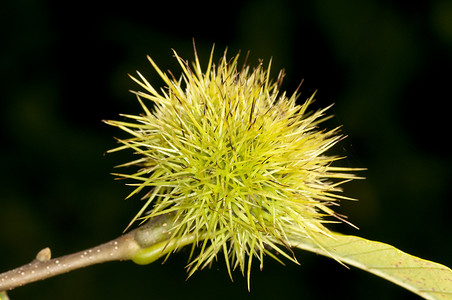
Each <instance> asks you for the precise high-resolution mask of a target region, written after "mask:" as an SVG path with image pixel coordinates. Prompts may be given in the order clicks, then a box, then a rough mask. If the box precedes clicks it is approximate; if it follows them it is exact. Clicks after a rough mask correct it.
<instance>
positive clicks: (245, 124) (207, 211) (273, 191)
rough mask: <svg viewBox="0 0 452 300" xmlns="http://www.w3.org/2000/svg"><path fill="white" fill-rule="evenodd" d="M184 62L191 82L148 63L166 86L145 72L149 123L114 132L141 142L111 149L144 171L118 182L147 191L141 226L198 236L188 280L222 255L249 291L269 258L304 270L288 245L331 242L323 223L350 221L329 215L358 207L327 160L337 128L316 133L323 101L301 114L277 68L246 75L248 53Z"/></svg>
mask: <svg viewBox="0 0 452 300" xmlns="http://www.w3.org/2000/svg"><path fill="white" fill-rule="evenodd" d="M174 54H175V57H176V59H177V61H178V62H179V64H180V67H181V68H182V76H181V77H180V78H179V79H177V78H175V77H174V76H173V75H172V73H168V74H166V73H164V72H162V71H161V70H160V69H159V68H158V67H157V65H156V64H155V62H154V61H153V60H152V59H151V58H149V61H150V62H151V64H152V65H153V67H154V68H155V70H156V71H157V73H158V74H159V75H160V77H161V78H162V79H163V80H164V82H165V84H166V87H164V88H163V89H160V90H156V89H154V88H153V87H152V86H151V84H149V82H148V81H147V80H146V79H145V78H144V77H143V76H142V75H141V74H140V73H138V78H133V77H132V78H133V80H135V81H136V82H137V83H138V84H139V85H140V86H141V87H142V88H143V89H144V90H145V91H144V92H141V91H139V92H135V93H136V95H137V96H138V100H139V102H140V104H141V106H142V108H143V110H144V114H143V115H139V116H136V115H124V117H126V118H127V119H128V121H108V122H107V123H109V124H111V125H114V126H117V127H119V128H121V129H122V130H124V131H126V132H128V133H129V134H130V135H131V137H130V138H128V139H120V140H119V142H120V143H121V144H122V145H121V146H120V147H118V148H116V149H113V150H112V151H117V150H125V149H131V150H133V151H134V152H135V154H136V156H137V159H136V160H134V161H132V162H129V163H126V164H124V165H123V166H132V167H135V170H136V171H135V172H134V173H133V174H119V175H120V176H121V177H124V178H128V179H131V180H133V181H134V183H132V184H133V185H135V186H136V189H135V190H134V191H133V192H132V193H131V195H133V194H136V193H139V192H141V193H144V200H145V201H144V205H143V207H142V208H141V209H140V211H139V212H138V214H137V215H136V216H135V217H134V218H133V220H132V222H131V223H133V222H135V221H137V220H143V221H145V220H147V219H149V218H152V217H155V216H158V215H162V214H167V213H170V212H171V213H173V214H174V220H173V221H174V222H173V224H174V225H172V226H173V228H172V229H171V230H170V232H171V234H172V235H171V240H172V241H173V243H176V245H177V241H178V240H181V239H182V238H183V237H184V236H188V235H190V236H194V239H193V240H194V242H193V248H192V249H193V250H192V255H191V262H190V264H189V270H190V271H189V274H190V275H191V274H193V272H195V271H196V270H197V269H199V268H202V267H205V266H206V265H209V264H211V263H212V262H213V261H214V260H215V259H216V258H217V256H218V255H219V253H222V254H221V255H222V256H224V259H225V262H226V265H227V269H228V272H229V274H231V270H232V269H235V268H236V267H239V268H240V270H241V271H242V273H245V271H247V277H248V281H249V276H250V267H251V263H252V259H253V257H257V258H258V259H259V261H260V265H261V267H262V264H263V257H264V255H265V254H267V255H269V256H271V257H273V258H275V259H277V260H278V258H277V257H276V255H275V254H280V256H284V257H286V258H288V259H290V260H293V261H296V260H295V258H294V257H293V255H291V254H289V253H290V247H291V246H292V245H291V244H290V242H289V240H291V239H290V237H293V236H303V237H306V238H309V237H311V236H312V235H313V233H322V234H324V235H326V236H328V235H329V230H328V229H327V228H326V227H325V226H324V224H325V223H328V222H334V221H344V219H343V217H341V216H340V215H338V214H336V213H335V212H334V211H333V210H332V209H331V207H332V206H335V205H337V204H338V200H340V199H348V198H346V197H344V196H341V195H340V194H338V192H340V191H341V189H340V185H341V184H342V183H343V182H345V181H349V180H351V179H353V178H356V177H355V176H354V175H353V174H351V173H350V171H354V169H351V168H343V167H335V166H333V165H332V163H333V162H334V161H336V160H338V159H339V157H336V156H328V155H326V154H325V152H326V151H327V150H328V149H330V148H331V147H332V146H333V145H335V144H336V143H337V142H338V141H339V140H340V139H341V138H342V136H341V135H339V133H338V129H337V128H336V129H333V130H329V131H328V130H320V129H319V128H318V125H319V123H321V122H322V121H323V120H325V119H326V118H327V116H326V110H327V109H322V110H319V111H316V112H309V111H308V106H309V104H310V103H311V102H312V100H313V97H314V95H312V96H311V97H310V98H309V99H307V100H306V101H305V102H304V103H303V104H301V105H297V103H296V100H297V98H298V95H297V93H294V94H293V95H291V96H287V95H286V93H285V92H280V85H281V81H282V78H283V73H282V72H280V74H279V76H278V78H277V80H276V81H272V80H270V76H269V73H270V65H269V66H268V68H265V67H264V66H263V64H262V63H260V64H259V65H258V66H257V67H255V68H254V69H251V68H250V67H248V66H246V65H243V66H239V65H238V59H239V55H236V56H235V57H233V58H232V59H228V58H227V55H226V52H225V53H224V55H223V57H222V58H221V59H220V60H219V62H218V64H214V62H213V49H212V53H211V55H210V59H209V62H208V64H207V66H206V69H205V71H203V70H202V68H201V64H200V62H199V59H198V57H197V55H196V51H195V61H194V63H193V64H192V66H191V67H190V65H189V64H188V63H187V62H186V61H184V60H183V59H181V58H180V57H179V56H178V55H177V53H176V52H174ZM144 100H150V101H152V102H153V107H152V108H151V109H150V108H148V106H149V105H148V104H147V103H146V104H145V103H144V102H143V101H144ZM314 242H315V241H314ZM196 246H197V247H196ZM319 246H321V245H319ZM175 248H177V247H175Z"/></svg>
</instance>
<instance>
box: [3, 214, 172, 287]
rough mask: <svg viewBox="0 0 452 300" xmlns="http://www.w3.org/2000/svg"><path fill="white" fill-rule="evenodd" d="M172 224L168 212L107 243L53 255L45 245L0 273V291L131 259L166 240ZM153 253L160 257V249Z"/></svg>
mask: <svg viewBox="0 0 452 300" xmlns="http://www.w3.org/2000/svg"><path fill="white" fill-rule="evenodd" d="M172 225H173V224H172V223H171V216H170V215H169V214H168V215H164V216H160V217H156V218H153V219H151V220H150V221H148V222H147V223H146V224H144V225H142V226H140V227H139V228H137V229H134V230H132V231H130V232H129V233H127V234H124V235H122V236H120V237H118V238H116V239H114V240H111V241H110V242H108V243H105V244H101V245H99V246H96V247H93V248H90V249H86V250H83V251H79V252H76V253H73V254H69V255H65V256H62V257H58V258H54V259H51V253H50V249H49V248H45V249H42V250H41V251H40V252H39V253H38V254H37V255H36V258H35V259H34V260H33V261H32V262H30V263H29V264H26V265H24V266H21V267H19V268H16V269H13V270H11V271H7V272H5V273H2V274H0V295H1V292H2V291H6V290H12V289H14V288H16V287H20V286H23V285H26V284H28V283H31V282H35V281H38V280H43V279H46V278H49V277H53V276H56V275H59V274H63V273H67V272H70V271H73V270H76V269H80V268H84V267H87V266H90V265H94V264H100V263H104V262H108V261H116V260H120V261H122V260H129V259H132V258H133V257H134V256H135V255H136V254H137V253H139V252H140V250H143V249H146V248H148V247H151V246H153V245H155V244H161V243H162V242H163V241H165V240H166V239H167V238H168V230H169V229H171V228H172ZM154 256H155V259H157V258H158V257H160V253H159V252H156V253H155V255H154ZM155 259H154V260H155Z"/></svg>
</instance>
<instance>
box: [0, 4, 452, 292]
mask: <svg viewBox="0 0 452 300" xmlns="http://www.w3.org/2000/svg"><path fill="white" fill-rule="evenodd" d="M394 2H395V1H389V0H388V1H375V0H374V1H370V0H366V1H359V0H344V1H332V0H319V1H296V2H295V1H293V2H291V1H281V0H278V1H268V0H267V1H246V2H237V1H225V2H218V4H214V3H217V2H214V1H211V2H204V3H203V4H200V3H197V2H194V1H186V2H184V3H177V2H174V1H161V2H155V3H153V2H152V1H147V2H146V3H139V2H136V1H120V2H114V1H111V2H105V3H101V2H95V1H89V2H88V1H77V2H75V1H72V2H66V1H38V0H18V1H12V0H9V1H2V2H1V8H0V34H1V36H0V38H1V40H0V97H1V98H0V99H1V105H0V138H1V141H0V143H1V144H0V145H1V147H0V151H1V152H0V166H1V169H0V170H1V171H0V172H1V180H0V192H1V198H0V271H6V270H8V269H10V268H13V267H16V266H19V265H22V264H24V263H27V262H28V261H30V260H31V259H32V258H33V257H34V256H35V255H36V253H37V252H38V251H39V250H40V249H42V248H44V247H47V246H49V247H51V249H52V251H53V255H54V256H60V255H63V254H67V253H71V252H74V251H78V250H81V249H84V248H87V247H91V246H94V245H97V244H99V243H101V242H105V241H108V240H110V239H112V238H115V237H116V236H117V235H119V234H120V233H121V232H122V230H123V229H124V228H125V226H126V225H127V223H128V222H129V220H130V219H131V218H132V217H133V216H134V214H135V213H136V212H137V210H138V209H139V207H140V203H138V200H137V198H134V199H130V200H127V201H124V200H123V198H124V197H125V196H126V195H127V194H128V192H130V189H129V188H126V187H124V186H123V183H122V182H117V181H114V180H113V176H111V175H110V174H109V173H110V172H112V171H113V166H114V165H117V164H119V163H122V162H124V161H126V160H128V159H131V156H129V155H128V153H124V154H111V155H104V153H105V151H106V150H108V149H110V148H113V147H115V146H116V143H115V141H114V139H113V136H120V135H121V133H120V132H119V130H116V129H114V128H110V127H109V126H107V125H105V124H103V123H102V122H101V120H103V119H112V118H113V119H116V118H118V114H119V113H134V114H137V113H140V108H139V105H138V103H137V101H136V99H135V97H134V96H133V95H132V94H130V93H129V92H128V90H129V89H136V88H138V87H137V86H136V85H135V84H134V83H133V82H132V81H131V80H130V79H129V78H128V77H127V73H134V72H135V70H137V69H139V70H140V71H142V73H143V74H145V75H146V76H147V77H148V78H149V80H150V82H151V83H153V84H154V85H155V86H159V85H161V81H159V80H158V78H157V75H156V74H155V73H154V72H153V70H152V67H151V65H150V64H149V63H148V62H147V60H146V55H147V54H149V55H151V56H152V57H153V58H154V60H155V61H156V62H157V63H158V64H159V66H160V67H161V68H162V69H163V70H166V69H171V70H173V73H175V74H179V68H178V66H177V64H176V62H175V60H174V59H173V57H172V53H171V48H174V49H176V50H177V51H178V53H179V54H180V55H181V56H182V57H184V58H187V59H190V60H192V59H193V50H192V38H193V37H194V38H195V40H196V44H197V48H198V53H199V55H200V57H201V60H202V62H204V65H205V64H206V63H207V61H206V59H207V56H208V54H209V51H210V48H211V46H212V44H213V43H215V45H216V49H217V52H216V58H219V57H220V55H221V54H222V52H223V50H224V49H225V47H226V46H228V47H229V53H230V54H231V55H232V54H235V53H236V52H237V51H238V50H240V49H241V50H242V51H243V52H246V51H248V50H250V51H251V56H250V59H249V63H250V64H253V65H256V64H257V61H258V58H262V59H264V60H265V61H266V62H268V60H269V59H270V57H273V74H274V76H276V74H277V71H278V70H279V69H281V68H285V69H286V72H287V77H286V80H285V84H284V85H283V88H284V89H285V90H287V91H288V92H289V93H292V92H293V91H294V90H295V88H296V86H297V85H298V83H299V82H300V81H301V80H302V79H304V83H303V86H302V88H301V93H302V99H305V98H307V97H309V96H310V95H311V94H312V93H313V92H314V91H315V90H318V94H317V96H316V98H317V101H316V103H315V104H314V105H313V108H319V107H324V106H327V105H329V104H331V103H335V105H334V107H333V108H332V110H331V112H332V113H334V114H335V115H336V117H335V118H334V119H333V120H331V121H329V123H328V124H327V126H328V127H330V128H332V127H334V126H338V125H341V124H342V125H343V133H344V134H346V135H348V136H349V137H348V138H347V139H346V140H345V141H343V142H341V144H339V145H337V146H336V148H335V150H334V151H335V153H336V154H341V155H344V154H345V155H347V156H348V158H347V159H346V160H344V162H343V163H345V164H346V165H349V166H354V167H366V168H368V170H367V171H364V172H362V173H361V175H363V176H365V177H367V179H366V180H362V181H356V182H353V183H349V184H347V185H346V186H345V193H346V194H347V195H349V196H352V197H356V198H358V199H360V201H359V202H346V203H343V206H342V209H341V212H343V213H345V214H347V215H348V216H349V217H350V220H351V221H352V222H353V223H354V224H356V225H357V226H359V227H360V231H356V230H354V229H352V228H350V227H347V226H345V225H341V226H338V227H336V228H335V229H336V230H338V231H341V232H344V233H350V234H356V235H359V236H362V237H366V238H369V239H373V240H379V241H382V242H386V243H389V244H392V245H394V246H396V247H398V248H400V249H402V250H404V251H407V252H408V253H411V254H413V255H416V256H420V257H423V258H426V259H431V260H434V261H437V262H439V263H443V264H445V265H448V266H452V256H451V255H450V253H451V248H452V247H451V246H452V236H451V234H450V233H451V223H450V218H451V213H450V209H451V204H450V196H451V193H450V189H449V184H450V183H451V182H450V180H451V171H450V167H451V163H450V159H451V155H450V153H451V151H450V146H449V144H450V133H451V130H450V123H449V119H450V111H451V110H450V108H447V106H448V105H450V103H449V102H450V100H451V92H450V91H451V89H450V88H451V79H452V76H451V67H452V55H451V53H452V52H451V51H452V2H451V1H442V0H433V1H424V2H422V1H421V2H411V1H405V3H404V2H403V1H397V3H400V4H395V3H394ZM415 3H416V4H415ZM296 254H297V257H298V259H299V261H300V262H301V266H296V265H294V264H291V263H290V262H288V266H286V267H283V266H281V265H279V264H277V263H276V262H273V261H271V259H267V260H266V261H265V265H264V270H263V271H262V272H261V271H259V270H258V266H257V265H256V266H254V270H253V274H252V284H251V292H250V293H249V292H248V291H247V289H246V280H245V279H244V278H242V276H241V274H240V273H239V272H235V273H234V279H235V282H234V283H231V281H230V280H229V278H228V275H227V272H226V270H225V266H224V263H223V262H219V263H217V264H215V265H214V266H213V268H212V269H211V270H203V271H200V272H197V273H196V274H195V275H194V276H193V277H192V278H190V279H189V280H188V281H185V279H186V273H185V270H184V266H185V264H186V260H187V258H188V253H187V251H182V252H181V253H179V254H177V255H174V256H172V257H171V258H170V259H169V261H168V262H166V263H165V264H164V265H162V264H160V263H159V262H157V263H154V264H151V265H149V266H137V265H134V264H133V263H131V262H121V263H120V262H114V263H108V264H104V265H99V266H94V267H90V268H87V269H83V270H78V271H75V272H72V273H70V274H66V275H62V276H59V277H56V278H52V279H49V280H46V281H44V282H40V283H34V284H31V285H29V286H26V287H23V288H19V289H17V290H14V291H12V292H10V296H11V298H12V300H18V299H68V300H69V299H181V298H182V297H186V298H188V299H194V298H201V299H207V298H215V299H283V298H289V297H290V298H292V299H332V298H339V299H417V297H416V296H414V295H412V294H410V293H408V292H406V291H405V290H403V289H402V288H399V287H397V286H395V285H393V284H391V283H388V282H386V281H384V280H382V279H380V278H377V277H375V276H373V275H370V274H367V273H365V272H363V271H360V270H357V269H351V270H347V269H345V268H343V267H342V266H340V265H339V264H338V263H336V262H334V261H332V260H329V259H327V258H323V257H319V256H316V255H314V254H311V253H308V252H302V251H297V253H296Z"/></svg>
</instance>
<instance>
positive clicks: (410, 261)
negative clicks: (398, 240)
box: [291, 233, 452, 299]
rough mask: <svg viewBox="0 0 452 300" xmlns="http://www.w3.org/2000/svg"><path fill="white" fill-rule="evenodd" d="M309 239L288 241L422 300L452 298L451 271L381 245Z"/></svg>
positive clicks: (353, 239) (344, 239)
mask: <svg viewBox="0 0 452 300" xmlns="http://www.w3.org/2000/svg"><path fill="white" fill-rule="evenodd" d="M313 237H314V238H315V240H316V241H317V242H319V243H320V244H321V245H322V247H320V246H318V245H316V244H315V243H314V242H313V241H312V239H302V238H296V239H294V238H292V239H291V243H292V246H293V247H296V248H300V249H304V250H308V251H312V252H315V253H317V254H321V255H324V256H328V257H332V258H334V259H337V260H339V261H340V262H343V263H345V264H347V265H351V266H354V267H357V268H359V269H362V270H364V271H367V272H369V273H372V274H375V275H377V276H380V277H382V278H384V279H386V280H388V281H391V282H393V283H395V284H398V285H399V286H402V287H404V288H406V289H407V290H409V291H411V292H413V293H416V294H418V295H419V296H421V297H423V298H425V299H452V270H451V269H450V268H448V267H446V266H443V265H441V264H438V263H435V262H431V261H428V260H425V259H421V258H419V257H416V256H413V255H410V254H407V253H405V252H402V251H400V250H399V249H397V248H395V247H393V246H391V245H388V244H384V243H381V242H376V241H371V240H367V239H364V238H360V237H356V236H350V235H342V234H339V233H332V238H331V237H327V236H324V235H320V234H318V235H315V236H313Z"/></svg>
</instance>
